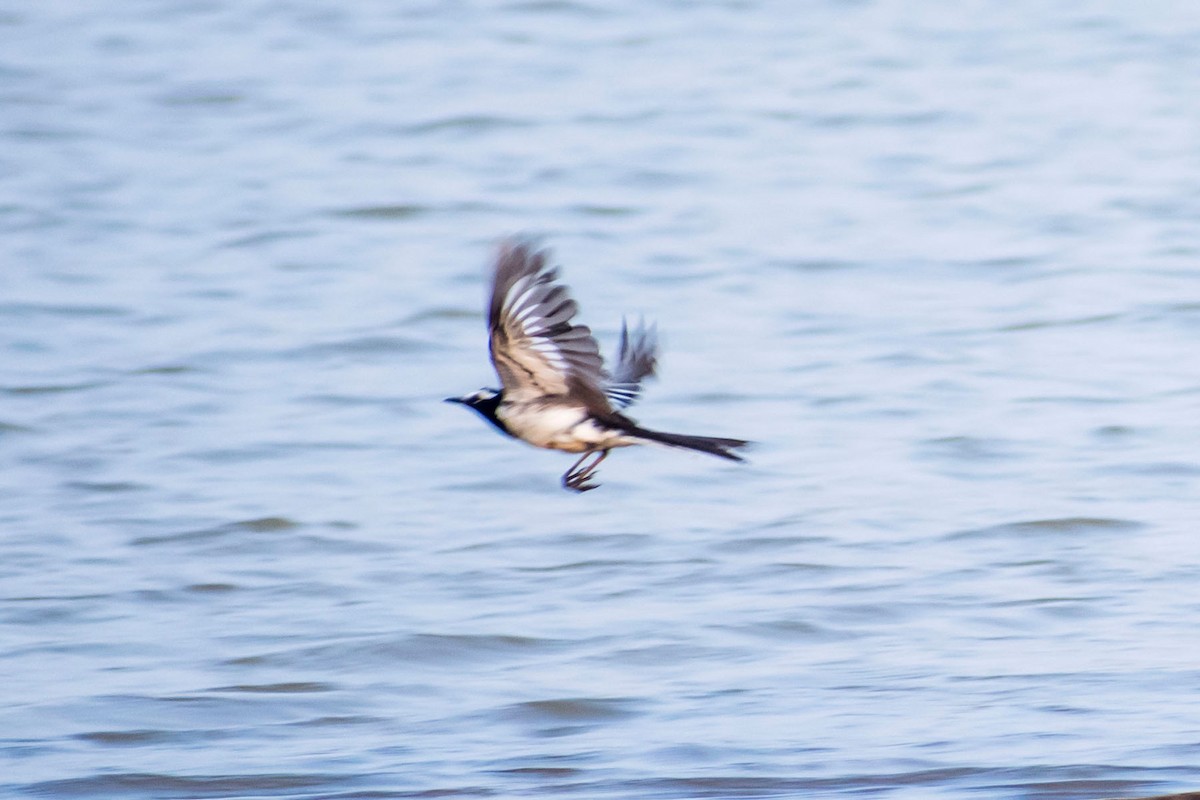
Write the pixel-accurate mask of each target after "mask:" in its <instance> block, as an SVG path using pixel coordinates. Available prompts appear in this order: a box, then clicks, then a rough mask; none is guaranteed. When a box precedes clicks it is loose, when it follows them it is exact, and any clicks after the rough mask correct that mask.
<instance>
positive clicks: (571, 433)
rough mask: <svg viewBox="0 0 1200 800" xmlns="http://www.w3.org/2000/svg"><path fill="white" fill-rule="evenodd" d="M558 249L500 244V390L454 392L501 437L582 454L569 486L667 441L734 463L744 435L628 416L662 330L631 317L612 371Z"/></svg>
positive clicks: (495, 301)
mask: <svg viewBox="0 0 1200 800" xmlns="http://www.w3.org/2000/svg"><path fill="white" fill-rule="evenodd" d="M578 310H579V306H578V304H577V303H576V302H575V300H574V299H572V298H571V295H570V292H569V290H568V289H567V287H566V285H565V284H564V283H563V282H562V281H561V280H560V279H559V271H558V268H557V267H554V266H550V252H549V251H548V250H546V249H544V248H541V247H540V246H539V245H538V243H537V242H536V240H533V239H530V238H527V237H513V238H509V239H506V240H504V241H502V242H501V244H500V247H499V250H498V252H497V255H496V259H495V264H494V271H493V277H492V291H491V299H490V301H489V302H488V306H487V317H488V319H487V322H488V334H489V350H490V354H491V360H492V365H493V366H494V367H495V370H496V374H497V375H498V376H499V378H500V383H501V387H502V388H500V389H491V388H484V389H480V390H479V391H476V392H472V393H471V394H467V395H464V396H462V397H447V398H446V402H448V403H459V404H462V405H464V406H466V407H468V408H470V409H472V410H474V411H476V412H477V413H478V414H479V415H480V416H482V417H483V418H484V419H485V420H487V421H488V422H490V423H491V424H492V425H494V426H495V427H496V428H497V429H499V430H500V431H501V432H502V433H504V434H506V435H508V436H511V437H513V438H514V439H520V440H521V441H523V442H526V443H528V444H531V445H533V446H534V447H541V448H545V449H548V450H562V451H564V452H567V453H579V454H581V455H580V457H579V459H578V460H577V461H576V462H575V463H574V464H573V465H572V466H571V468H570V469H568V470H567V471H566V473H564V474H563V476H562V485H563V488H565V489H568V490H572V491H575V492H586V491H590V490H592V489H595V488H596V487H597V486H598V485H599V484H598V483H596V482H595V474H596V468H597V467H598V466H600V462H602V461H604V459H605V458H607V457H608V453H609V451H610V450H613V449H615V448H618V447H629V446H632V445H644V444H658V445H666V446H668V447H675V448H682V449H685V450H695V451H698V452H701V453H708V454H710V455H714V456H718V457H720V458H725V459H728V460H730V461H744V460H745V459H744V458H742V457H741V456H740V455H738V454H737V453H736V452H735V451H736V450H739V449H741V448H745V447H747V446H748V445H749V444H750V442H748V441H746V440H744V439H730V438H722V437H713V436H690V435H685V434H679V433H664V432H662V431H655V430H650V429H649V428H643V427H641V426H640V425H639V424H638V423H637V422H635V421H634V420H632V419H630V418H629V417H627V416H625V414H623V413H622V412H623V411H624V410H625V409H626V408H628V407H629V406H631V405H633V403H634V402H635V401H636V400H637V399H638V398H639V397H640V396H641V393H642V382H643V380H644V379H646V378H649V377H652V376H654V374H655V370H656V368H657V365H658V332H657V328H656V326H654V325H650V326H647V325H646V324H645V321H644V320H642V321H639V323H638V324H637V326H636V327H634V328H633V329H632V330H630V328H629V325H628V322H627V321H626V320H622V323H621V338H620V342H619V345H618V349H617V358H616V365H615V367H614V369H613V371H612V373H611V374H610V373H609V372H608V371H607V370H605V368H604V361H603V359H602V358H601V356H600V347H599V345H598V344H597V342H596V339H595V337H594V336H593V335H592V331H591V329H590V328H588V327H587V326H586V325H580V324H577V323H575V322H573V320H574V318H575V315H576V313H577V312H578Z"/></svg>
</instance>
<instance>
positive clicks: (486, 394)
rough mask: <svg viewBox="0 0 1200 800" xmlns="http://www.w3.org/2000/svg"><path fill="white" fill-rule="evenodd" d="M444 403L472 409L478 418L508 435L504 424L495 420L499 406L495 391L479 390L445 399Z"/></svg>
mask: <svg viewBox="0 0 1200 800" xmlns="http://www.w3.org/2000/svg"><path fill="white" fill-rule="evenodd" d="M446 402H447V403H458V404H460V405H464V406H466V407H467V408H471V409H474V410H475V411H477V412H478V413H479V416H481V417H483V418H484V419H486V420H487V421H488V422H490V423H492V424H493V425H495V426H496V427H497V428H499V429H500V430H501V431H503V432H504V433H508V429H507V428H505V427H504V423H503V422H501V421H500V420H498V419H497V418H496V408H497V407H498V406H499V405H500V392H498V391H496V390H495V389H480V390H479V391H478V392H471V393H470V394H464V395H463V396H462V397H447V398H446Z"/></svg>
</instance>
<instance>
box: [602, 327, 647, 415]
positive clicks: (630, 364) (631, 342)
mask: <svg viewBox="0 0 1200 800" xmlns="http://www.w3.org/2000/svg"><path fill="white" fill-rule="evenodd" d="M656 366H658V328H657V327H655V326H654V325H651V326H650V327H646V322H645V320H639V321H638V325H637V327H636V328H634V329H633V333H630V332H629V326H628V324H627V323H626V322H625V320H621V345H620V348H619V349H618V350H617V365H616V367H615V368H614V369H613V375H612V378H611V379H610V380H609V382H608V384H607V385H606V386H605V387H604V393H605V394H606V395H608V401H609V402H610V403H612V405H613V408H615V409H617V410H618V411H620V410H621V409H624V408H628V407H629V406H631V405H633V404H634V403H636V402H637V400H638V398H639V397H641V395H642V379H644V378H652V377H654V369H655V367H656Z"/></svg>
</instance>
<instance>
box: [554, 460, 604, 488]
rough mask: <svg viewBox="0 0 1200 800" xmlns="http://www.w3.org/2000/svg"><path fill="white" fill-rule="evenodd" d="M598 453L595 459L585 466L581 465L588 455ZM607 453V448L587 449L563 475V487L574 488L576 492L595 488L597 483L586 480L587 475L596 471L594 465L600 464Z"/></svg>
mask: <svg viewBox="0 0 1200 800" xmlns="http://www.w3.org/2000/svg"><path fill="white" fill-rule="evenodd" d="M597 453H598V454H599V455H598V457H597V458H596V460H595V461H593V462H592V463H591V464H588V465H587V466H586V467H584V466H581V465H582V464H583V462H585V461H587V460H588V458H589V457H591V456H593V455H596V454H597ZM607 455H608V451H607V450H599V451H596V450H589V451H587V452H586V453H584V454H583V455H582V456H581V457H580V459H579V460H578V461H576V462H575V463H574V464H572V465H571V468H570V469H569V470H567V472H566V474H565V475H563V488H565V489H574V490H575V491H577V492H586V491H588V490H589V489H595V488H596V487H597V486H598V485H599V484H596V483H590V482H588V480H587V479H588V476H590V475H591V474H592V473H593V472H595V471H596V467H598V466H600V462H601V461H603V460H604V459H605V457H606V456H607Z"/></svg>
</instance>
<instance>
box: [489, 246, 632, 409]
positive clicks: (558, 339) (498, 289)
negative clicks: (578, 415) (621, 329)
mask: <svg viewBox="0 0 1200 800" xmlns="http://www.w3.org/2000/svg"><path fill="white" fill-rule="evenodd" d="M547 255H548V254H547V252H546V251H545V250H538V249H536V248H535V247H534V246H533V244H532V243H531V242H529V241H525V240H520V239H510V240H508V241H506V242H504V243H503V244H502V245H501V247H500V253H499V255H498V256H497V258H496V272H495V276H494V278H493V283H492V299H491V303H490V304H489V306H488V329H489V331H490V334H491V338H490V348H491V353H492V364H493V365H494V366H495V367H496V373H497V374H498V375H499V376H500V381H501V383H503V384H504V394H505V396H506V397H507V398H508V399H511V400H515V401H518V402H523V401H528V400H535V399H537V398H539V397H544V396H546V395H569V396H570V397H572V398H574V399H576V400H579V401H580V402H582V403H583V404H585V405H586V406H587V408H588V410H589V411H592V412H593V413H597V414H607V413H610V412H611V411H612V407H611V406H610V405H609V402H608V399H607V398H606V397H605V395H604V389H603V386H604V384H605V383H606V381H607V378H608V375H607V374H606V373H605V371H604V362H603V361H602V359H601V358H600V348H599V346H598V345H597V344H596V339H595V338H594V337H593V336H592V332H591V330H590V329H589V328H588V327H587V326H586V325H574V324H572V323H571V319H572V318H573V317H574V316H575V312H576V311H578V310H579V306H578V305H576V303H575V301H574V300H572V299H571V297H570V295H569V293H568V292H567V287H566V286H564V285H563V284H561V283H559V282H558V270H556V269H553V268H548V267H547V266H546V259H547Z"/></svg>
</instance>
